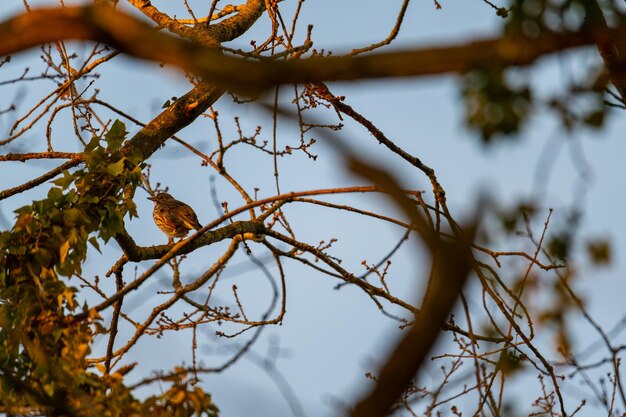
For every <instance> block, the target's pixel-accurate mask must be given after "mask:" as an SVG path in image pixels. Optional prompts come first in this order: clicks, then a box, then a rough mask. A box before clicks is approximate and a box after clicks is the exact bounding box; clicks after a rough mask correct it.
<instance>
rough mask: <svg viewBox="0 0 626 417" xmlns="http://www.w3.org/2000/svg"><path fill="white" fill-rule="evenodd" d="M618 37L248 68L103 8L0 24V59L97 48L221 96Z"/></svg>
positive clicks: (423, 71)
mask: <svg viewBox="0 0 626 417" xmlns="http://www.w3.org/2000/svg"><path fill="white" fill-rule="evenodd" d="M256 3H258V2H256V1H249V2H248V4H247V6H249V7H250V9H251V10H250V13H251V14H248V15H247V16H249V17H250V18H251V19H247V20H246V19H242V18H241V17H240V16H239V15H237V16H234V17H232V18H230V19H227V20H225V21H224V22H220V23H218V24H217V25H215V26H210V27H209V28H208V30H207V31H206V34H207V35H206V36H208V37H214V38H215V40H216V41H218V42H223V41H227V40H230V39H232V37H234V36H238V35H240V34H241V33H242V31H244V30H246V29H247V28H248V27H249V26H250V24H251V22H252V21H253V20H254V19H253V18H255V17H258V16H259V15H260V14H261V12H262V9H261V8H260V6H259V5H257V8H254V7H253V6H254V5H255V4H256ZM246 10H247V9H246ZM252 12H254V13H252ZM227 22H228V23H227ZM211 28H213V29H211ZM623 33H624V30H605V29H602V28H599V29H598V28H596V27H593V28H586V29H585V31H583V32H559V33H554V32H543V33H541V34H540V35H539V36H537V37H535V38H532V39H530V38H525V37H498V38H491V39H485V40H478V41H474V42H470V43H465V44H461V45H447V46H438V47H425V48H421V49H414V50H407V51H400V52H391V53H384V54H372V55H368V56H357V57H348V56H346V57H325V58H322V57H314V58H308V59H303V60H288V61H274V62H267V61H259V62H252V61H246V60H243V59H239V58H233V57H229V56H222V55H220V54H218V53H217V52H216V51H214V50H212V49H209V48H206V47H204V46H201V45H198V44H194V43H190V42H188V41H185V40H182V39H180V38H176V37H174V36H171V35H167V34H164V33H160V32H158V31H155V30H154V29H153V28H151V27H149V26H148V25H146V24H145V23H143V22H140V21H139V20H137V19H135V18H134V17H132V16H129V15H126V14H123V13H120V12H117V11H115V10H113V9H111V8H109V7H101V6H100V7H97V6H87V7H66V8H64V9H38V10H32V11H31V12H29V13H27V14H24V15H20V16H17V17H14V18H13V19H10V20H8V21H6V22H4V23H2V24H0V39H2V41H0V54H10V53H15V52H19V51H22V50H25V49H28V48H31V47H33V46H37V45H40V44H42V43H46V42H52V41H56V40H62V39H82V40H94V41H101V42H106V43H108V44H110V45H112V46H114V47H116V48H118V49H119V50H120V51H122V52H125V53H127V54H129V55H132V56H135V57H137V58H142V59H147V60H153V61H156V62H165V63H169V64H173V65H176V66H179V67H181V68H183V69H185V70H188V71H191V72H194V73H196V74H198V75H200V76H202V77H204V78H205V79H206V80H209V81H213V82H216V83H219V84H220V85H221V86H223V87H224V88H229V89H233V90H238V91H248V92H253V91H258V90H262V89H265V88H268V87H270V86H273V85H277V84H292V83H303V82H317V81H339V80H358V79H370V78H390V77H393V78H398V77H408V76H432V75H442V74H449V73H457V74H458V73H464V72H466V71H468V70H470V69H473V68H481V67H490V66H523V65H529V64H532V63H533V62H535V61H536V60H537V59H538V58H540V57H542V56H544V55H548V54H552V53H555V52H559V51H562V50H566V49H570V48H575V47H580V46H586V45H591V44H596V43H602V42H616V40H618V39H619V37H620V36H621V35H623ZM201 43H202V44H206V43H203V42H201ZM620 70H621V68H620Z"/></svg>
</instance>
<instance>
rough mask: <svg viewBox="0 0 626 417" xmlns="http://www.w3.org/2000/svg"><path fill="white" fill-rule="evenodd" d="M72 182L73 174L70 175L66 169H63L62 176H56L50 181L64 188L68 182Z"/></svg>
mask: <svg viewBox="0 0 626 417" xmlns="http://www.w3.org/2000/svg"><path fill="white" fill-rule="evenodd" d="M72 182H74V176H73V175H71V174H70V173H69V172H68V171H63V177H62V178H58V179H56V180H54V181H52V183H53V184H54V185H58V186H59V187H61V188H63V189H64V190H65V189H66V188H67V187H69V186H70V184H72Z"/></svg>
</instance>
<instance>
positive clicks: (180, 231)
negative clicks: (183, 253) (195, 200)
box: [148, 193, 202, 242]
mask: <svg viewBox="0 0 626 417" xmlns="http://www.w3.org/2000/svg"><path fill="white" fill-rule="evenodd" d="M148 199H149V200H152V201H153V202H154V210H153V211H152V217H153V218H154V223H156V225H157V227H158V228H159V229H161V231H163V233H165V234H166V235H167V238H168V241H170V242H172V241H173V238H175V237H185V236H186V235H187V233H189V231H190V230H191V229H196V230H199V229H200V228H202V225H201V224H200V223H199V222H198V217H197V216H196V213H195V212H194V211H193V209H192V208H191V207H189V206H188V205H187V204H185V203H183V202H182V201H178V200H176V199H175V198H174V197H172V196H171V195H169V194H168V193H159V194H156V195H155V196H154V197H148Z"/></svg>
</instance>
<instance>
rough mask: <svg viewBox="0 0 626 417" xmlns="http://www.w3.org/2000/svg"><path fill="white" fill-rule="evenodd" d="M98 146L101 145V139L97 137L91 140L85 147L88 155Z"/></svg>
mask: <svg viewBox="0 0 626 417" xmlns="http://www.w3.org/2000/svg"><path fill="white" fill-rule="evenodd" d="M98 145H100V138H99V137H97V136H94V137H93V138H91V140H90V141H89V143H88V144H87V146H85V152H87V153H90V152H92V151H93V150H94V149H96V148H97V147H98Z"/></svg>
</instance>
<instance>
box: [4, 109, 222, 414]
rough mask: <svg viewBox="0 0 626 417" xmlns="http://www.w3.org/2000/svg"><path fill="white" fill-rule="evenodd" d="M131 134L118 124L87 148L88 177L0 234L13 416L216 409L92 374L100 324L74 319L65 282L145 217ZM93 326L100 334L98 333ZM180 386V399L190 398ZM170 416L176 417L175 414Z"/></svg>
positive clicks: (195, 395) (58, 186) (69, 180)
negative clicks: (138, 202) (143, 396)
mask: <svg viewBox="0 0 626 417" xmlns="http://www.w3.org/2000/svg"><path fill="white" fill-rule="evenodd" d="M126 134H127V132H126V128H125V126H124V124H123V123H121V122H119V121H116V122H115V123H113V124H112V126H111V127H110V129H109V130H108V132H107V133H106V134H105V135H104V140H102V139H101V138H98V137H94V138H93V139H92V140H91V141H90V142H89V143H88V144H87V146H86V147H85V151H86V153H85V155H87V159H86V161H85V164H84V168H81V169H76V170H74V171H73V172H69V171H65V172H64V173H63V176H62V177H60V178H59V179H57V180H55V181H53V184H54V185H53V186H52V187H51V188H50V190H49V191H48V195H47V197H46V198H45V199H43V200H38V201H34V202H33V203H32V204H30V205H27V206H24V207H21V208H19V209H17V210H16V213H17V219H16V221H15V225H14V226H13V228H12V229H11V230H7V231H2V232H1V233H0V299H1V300H3V302H2V303H1V304H0V326H1V328H2V330H1V331H0V398H2V403H1V405H2V406H3V407H4V408H5V409H11V407H19V406H24V405H28V406H30V407H32V406H34V405H35V404H37V405H38V407H39V408H40V409H41V410H50V411H49V414H63V415H70V416H71V415H76V416H131V415H152V414H159V415H165V414H164V413H167V415H170V414H171V415H176V416H183V415H184V416H187V415H189V416H190V415H192V414H195V415H200V412H202V411H206V412H207V413H208V414H207V415H210V416H214V415H215V414H216V413H217V409H215V408H214V406H213V405H212V404H211V402H210V397H208V398H207V397H206V395H201V394H200V393H199V391H198V390H197V389H193V390H192V391H190V393H189V394H184V395H185V396H184V398H182V399H180V394H176V393H175V394H172V393H171V392H168V393H166V394H164V395H163V396H160V397H151V399H149V400H146V402H145V403H142V402H140V401H138V400H136V399H135V398H134V397H133V396H132V394H131V393H130V391H129V390H128V389H127V388H126V387H125V386H124V385H123V383H122V375H120V374H116V373H113V374H110V375H108V376H107V377H106V378H102V377H100V376H98V375H96V374H94V373H92V372H89V371H88V370H87V369H88V366H87V363H86V356H87V355H88V354H89V353H90V345H91V343H92V341H93V332H94V330H95V328H96V327H100V328H102V325H101V324H100V323H99V322H98V320H100V317H99V316H98V314H97V312H96V311H95V310H89V307H88V306H87V305H83V306H82V311H89V314H88V316H87V319H85V320H76V321H75V320H73V319H72V314H74V313H75V312H77V308H78V307H79V306H78V304H77V302H76V299H75V295H76V292H77V289H76V288H75V287H72V286H69V285H68V283H67V281H64V280H62V279H61V277H67V278H71V277H72V276H73V275H77V274H80V273H81V269H82V263H83V262H84V261H85V258H86V256H87V243H88V242H89V243H90V244H91V245H92V246H94V247H95V248H96V249H98V248H99V243H98V239H99V240H101V241H103V242H105V243H106V242H107V241H108V240H109V239H111V238H112V237H113V236H115V234H117V233H119V232H121V231H122V230H123V229H122V227H123V221H124V220H123V219H124V217H125V216H126V215H129V216H130V217H131V218H132V217H133V216H134V217H136V216H137V212H136V207H135V204H134V202H133V201H132V195H133V194H134V190H135V188H136V187H137V185H138V184H139V182H140V180H141V169H142V167H143V164H142V163H140V160H139V157H138V156H137V155H133V154H132V152H130V153H129V152H126V151H125V150H124V149H123V148H122V144H123V142H124V140H125V138H126ZM92 326H94V327H93V328H92ZM185 386H186V385H183V386H179V388H178V391H177V392H182V389H183V388H182V387H185ZM167 410H170V411H172V412H171V413H170V411H167Z"/></svg>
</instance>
